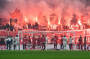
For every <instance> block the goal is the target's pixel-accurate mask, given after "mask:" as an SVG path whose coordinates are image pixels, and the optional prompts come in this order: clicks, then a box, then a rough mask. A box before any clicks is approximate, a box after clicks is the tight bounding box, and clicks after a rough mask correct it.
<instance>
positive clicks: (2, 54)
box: [0, 50, 90, 59]
mask: <svg viewBox="0 0 90 59" xmlns="http://www.w3.org/2000/svg"><path fill="white" fill-rule="evenodd" d="M0 59H90V51H59V50H58V51H57V50H48V51H30V50H29V51H8V50H5V51H0Z"/></svg>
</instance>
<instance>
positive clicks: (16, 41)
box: [5, 34, 87, 50]
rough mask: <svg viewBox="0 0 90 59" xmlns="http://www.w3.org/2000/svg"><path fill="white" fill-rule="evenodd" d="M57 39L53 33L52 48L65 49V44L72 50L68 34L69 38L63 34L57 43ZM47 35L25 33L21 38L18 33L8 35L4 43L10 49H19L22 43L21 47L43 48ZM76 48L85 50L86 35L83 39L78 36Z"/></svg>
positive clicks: (71, 41) (71, 39) (71, 38)
mask: <svg viewBox="0 0 90 59" xmlns="http://www.w3.org/2000/svg"><path fill="white" fill-rule="evenodd" d="M58 39H59V37H58V36H56V35H54V36H52V38H51V44H53V47H54V49H57V46H58V45H59V46H60V49H62V50H66V49H67V46H69V49H70V50H73V40H74V39H73V37H72V36H70V37H69V38H67V37H66V36H65V35H61V36H60V42H59V43H58ZM48 40H49V38H48V36H47V35H44V34H42V35H33V36H27V35H25V36H24V37H23V38H22V39H21V38H19V37H18V35H16V37H14V38H13V37H11V36H8V37H7V38H6V39H5V45H6V47H7V49H8V50H11V49H12V47H13V50H17V47H18V49H20V48H21V47H20V45H22V49H23V50H26V49H27V46H29V47H30V49H36V47H37V46H38V47H39V48H40V49H42V50H45V49H46V47H47V45H48ZM77 46H78V49H80V50H87V40H86V36H85V37H84V40H83V38H82V36H81V35H80V37H79V38H78V44H77Z"/></svg>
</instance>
